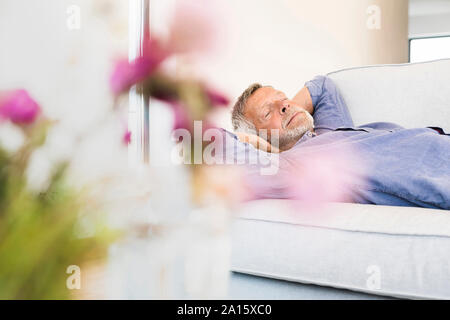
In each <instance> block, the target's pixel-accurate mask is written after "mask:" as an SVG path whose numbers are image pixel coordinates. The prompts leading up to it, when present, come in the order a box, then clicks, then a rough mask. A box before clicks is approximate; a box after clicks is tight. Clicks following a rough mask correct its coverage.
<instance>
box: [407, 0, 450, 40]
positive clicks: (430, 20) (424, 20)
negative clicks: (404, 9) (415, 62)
mask: <svg viewBox="0 0 450 320" xmlns="http://www.w3.org/2000/svg"><path fill="white" fill-rule="evenodd" d="M409 1H410V4H409V37H410V38H414V37H423V36H436V35H450V1H448V0H409Z"/></svg>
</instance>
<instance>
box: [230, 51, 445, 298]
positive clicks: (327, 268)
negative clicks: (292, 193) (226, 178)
mask: <svg viewBox="0 0 450 320" xmlns="http://www.w3.org/2000/svg"><path fill="white" fill-rule="evenodd" d="M328 76H329V77H331V78H332V79H333V80H334V81H335V83H336V85H337V87H338V88H339V90H340V92H341V94H342V96H343V98H344V99H345V101H346V103H347V105H348V107H349V109H350V112H351V114H352V116H353V119H354V122H355V125H361V124H364V123H369V122H375V121H390V122H395V123H398V124H400V125H402V126H404V127H426V126H439V127H442V128H443V129H444V130H445V131H447V132H450V60H437V61H431V62H425V63H417V64H401V65H381V66H368V67H360V68H351V69H345V70H340V71H336V72H332V73H329V74H328ZM449 139H450V137H449ZM447 165H449V166H450V159H449V163H448V164H447ZM411 174H414V173H411ZM449 183H450V182H449ZM291 201H292V200H258V201H253V202H249V203H246V204H244V205H243V206H242V207H241V208H240V211H239V213H238V214H237V218H236V219H235V221H234V225H233V234H232V241H233V251H232V270H233V271H235V272H238V273H245V274H251V275H256V276H262V277H266V278H274V279H281V280H288V281H292V282H297V283H303V284H316V285H321V286H330V287H335V288H343V289H350V290H354V291H362V292H366V293H370V294H376V295H385V296H391V297H402V298H437V299H440V298H443V299H450V211H446V210H432V209H424V208H412V207H390V206H375V205H361V204H349V203H329V204H326V205H325V206H324V208H323V209H322V212H320V214H317V213H315V214H311V213H310V212H300V211H301V210H298V209H295V206H292V205H291V204H292V203H290V202H291ZM236 275H237V274H235V276H236ZM261 279H262V278H261ZM246 281H255V280H254V279H253V280H251V278H249V280H242V279H240V280H239V282H236V284H234V287H233V288H232V289H233V293H232V294H231V297H232V298H233V297H234V298H260V299H262V298H269V299H270V298H274V295H273V292H280V291H277V287H280V286H283V282H282V281H279V282H277V281H271V282H270V284H268V285H267V284H266V285H260V286H259V287H258V286H253V287H252V286H249V284H248V283H246ZM232 285H233V282H232ZM299 286H301V284H299ZM250 287H251V288H253V289H251V292H247V293H246V294H245V295H243V294H241V295H240V296H239V294H237V293H242V291H243V290H245V288H250ZM255 288H260V289H257V290H256V289H255ZM280 288H281V287H280ZM282 290H284V289H282ZM286 290H290V291H292V290H294V291H295V287H294V289H293V287H292V286H290V287H289V289H286ZM302 292H305V291H302ZM343 292H344V291H343ZM276 297H280V298H286V297H294V298H305V299H308V298H311V296H308V295H302V294H301V295H295V294H292V292H291V294H285V295H283V294H279V295H277V296H276ZM314 297H319V298H320V297H323V296H320V295H315V296H314ZM334 297H337V298H340V297H341V296H339V295H337V296H336V295H335V296H334ZM342 298H345V294H343V295H342Z"/></svg>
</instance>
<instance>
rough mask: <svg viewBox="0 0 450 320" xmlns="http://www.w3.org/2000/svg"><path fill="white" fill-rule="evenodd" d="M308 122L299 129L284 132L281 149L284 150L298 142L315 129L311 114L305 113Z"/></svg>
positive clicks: (280, 143)
mask: <svg viewBox="0 0 450 320" xmlns="http://www.w3.org/2000/svg"><path fill="white" fill-rule="evenodd" d="M305 114H306V119H307V122H306V123H305V124H303V125H301V126H299V127H297V128H293V129H287V130H285V131H284V133H283V135H281V136H280V142H279V147H280V148H283V147H284V146H286V145H288V144H290V143H292V142H296V141H298V140H299V139H300V138H301V137H303V135H304V134H305V133H306V132H308V131H310V130H312V129H313V128H314V119H313V117H312V116H311V114H309V112H305Z"/></svg>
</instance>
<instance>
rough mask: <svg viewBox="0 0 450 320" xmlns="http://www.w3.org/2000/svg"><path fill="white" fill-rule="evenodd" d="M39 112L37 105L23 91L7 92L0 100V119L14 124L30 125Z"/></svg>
mask: <svg viewBox="0 0 450 320" xmlns="http://www.w3.org/2000/svg"><path fill="white" fill-rule="evenodd" d="M40 112H41V108H40V107H39V105H38V104H37V103H36V101H34V100H33V99H32V98H31V97H30V95H29V94H28V92H27V91H26V90H23V89H20V90H15V91H12V92H9V93H7V94H6V95H4V96H3V97H2V98H1V99H0V118H2V119H6V120H10V121H11V122H13V123H15V124H31V123H33V122H34V121H35V120H36V118H37V117H38V115H39V113H40Z"/></svg>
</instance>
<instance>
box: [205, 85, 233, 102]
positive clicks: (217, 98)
mask: <svg viewBox="0 0 450 320" xmlns="http://www.w3.org/2000/svg"><path fill="white" fill-rule="evenodd" d="M206 95H207V96H208V99H209V101H210V103H211V104H212V105H213V106H228V104H229V103H230V100H229V99H228V98H227V97H225V96H224V95H223V94H221V93H220V92H219V91H217V90H214V89H211V88H208V89H206Z"/></svg>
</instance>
